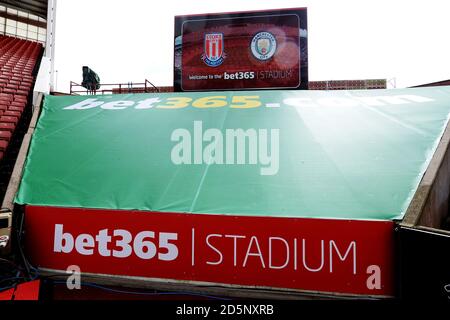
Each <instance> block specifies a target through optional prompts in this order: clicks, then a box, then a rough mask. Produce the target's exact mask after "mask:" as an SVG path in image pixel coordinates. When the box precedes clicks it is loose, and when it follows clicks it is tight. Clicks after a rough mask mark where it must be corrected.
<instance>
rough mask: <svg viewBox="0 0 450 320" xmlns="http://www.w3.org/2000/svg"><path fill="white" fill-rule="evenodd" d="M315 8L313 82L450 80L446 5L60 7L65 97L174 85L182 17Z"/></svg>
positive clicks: (254, 0) (129, 2)
mask: <svg viewBox="0 0 450 320" xmlns="http://www.w3.org/2000/svg"><path fill="white" fill-rule="evenodd" d="M294 7H307V8H308V46H309V80H312V81H314V80H340V79H371V78H383V79H392V78H395V79H396V86H397V87H406V86H411V85H415V84H421V83H427V82H433V81H439V80H444V79H450V40H449V36H448V33H449V31H450V4H448V1H445V0H428V1H420V0H410V1H407V0H390V1H389V0H373V1H372V0H311V1H309V0H296V1H294V0H266V1H265V0H226V1H200V0H190V1H188V0H184V1H182V0H163V1H150V0H149V1H147V0H145V1H144V0H126V1H123V0H76V1H73V0H59V1H58V7H57V17H56V52H55V55H56V57H55V69H56V70H57V71H58V73H57V74H58V79H57V80H58V81H57V88H56V89H57V90H58V91H68V90H69V82H70V81H71V80H72V81H75V82H78V83H81V80H82V72H81V67H82V66H83V65H88V66H89V67H91V68H92V69H93V70H94V71H96V72H97V73H98V74H99V75H100V77H101V81H102V83H119V82H120V83H126V82H129V81H132V82H143V81H144V79H149V80H150V81H152V82H153V83H154V84H155V85H157V86H163V85H172V81H173V76H172V69H173V34H174V16H175V15H180V14H195V13H205V12H229V11H242V10H253V9H255V10H259V9H276V8H294Z"/></svg>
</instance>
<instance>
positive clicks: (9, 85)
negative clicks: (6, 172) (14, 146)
mask: <svg viewBox="0 0 450 320" xmlns="http://www.w3.org/2000/svg"><path fill="white" fill-rule="evenodd" d="M41 50H42V45H41V44H40V43H37V42H31V41H27V40H23V39H18V38H14V37H9V36H0V160H1V159H2V158H3V156H4V154H5V153H6V152H7V149H8V145H9V143H10V142H11V139H12V137H13V135H14V131H15V129H16V127H17V125H18V123H19V121H20V119H21V117H22V114H23V113H24V110H25V108H26V106H27V103H28V96H29V94H30V92H31V91H32V87H33V82H34V76H33V72H34V69H35V66H36V62H37V60H38V58H39V55H40V52H41Z"/></svg>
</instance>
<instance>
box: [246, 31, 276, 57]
mask: <svg viewBox="0 0 450 320" xmlns="http://www.w3.org/2000/svg"><path fill="white" fill-rule="evenodd" d="M250 47H251V50H252V54H253V56H254V57H255V58H256V59H258V60H262V61H265V60H269V59H270V58H272V57H273V55H274V54H275V51H276V50H277V40H276V39H275V37H274V36H273V34H271V33H270V32H266V31H262V32H258V33H257V34H255V35H254V37H253V39H252V42H251V45H250Z"/></svg>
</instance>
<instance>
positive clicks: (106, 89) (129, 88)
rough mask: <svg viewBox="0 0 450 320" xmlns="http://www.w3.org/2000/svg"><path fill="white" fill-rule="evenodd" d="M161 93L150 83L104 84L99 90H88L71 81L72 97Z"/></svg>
mask: <svg viewBox="0 0 450 320" xmlns="http://www.w3.org/2000/svg"><path fill="white" fill-rule="evenodd" d="M152 92H159V89H158V88H157V87H156V86H155V85H154V84H153V83H151V82H150V81H148V80H147V79H145V82H127V83H102V84H100V88H99V89H97V90H88V89H86V88H84V87H83V86H82V85H81V84H78V83H76V82H73V81H70V94H71V95H89V94H123V93H152Z"/></svg>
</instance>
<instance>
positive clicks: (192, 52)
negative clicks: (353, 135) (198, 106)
mask: <svg viewBox="0 0 450 320" xmlns="http://www.w3.org/2000/svg"><path fill="white" fill-rule="evenodd" d="M307 35H308V33H307V10H306V8H295V9H279V10H270V11H253V12H233V13H219V14H202V15H187V16H176V17H175V57H174V89H175V91H208V90H252V89H307V88H308V44H307Z"/></svg>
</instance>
